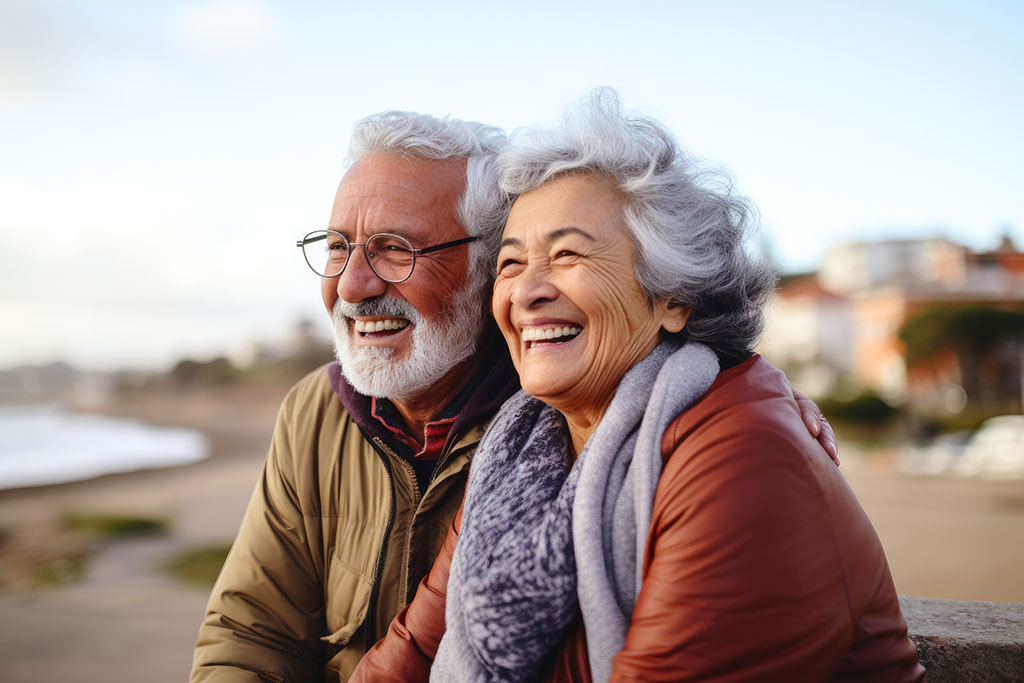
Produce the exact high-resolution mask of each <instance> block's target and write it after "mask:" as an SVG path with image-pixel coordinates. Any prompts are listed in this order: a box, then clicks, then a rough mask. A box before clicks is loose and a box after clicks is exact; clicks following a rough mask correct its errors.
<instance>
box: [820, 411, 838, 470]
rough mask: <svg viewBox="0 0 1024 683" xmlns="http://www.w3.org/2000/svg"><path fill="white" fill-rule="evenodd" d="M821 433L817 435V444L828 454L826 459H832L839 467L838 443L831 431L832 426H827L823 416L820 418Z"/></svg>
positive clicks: (827, 423)
mask: <svg viewBox="0 0 1024 683" xmlns="http://www.w3.org/2000/svg"><path fill="white" fill-rule="evenodd" d="M820 427H821V433H820V434H818V443H820V444H821V447H822V448H824V449H825V452H826V453H828V457H830V458H832V462H834V463H835V464H836V467H839V441H838V440H837V439H836V433H835V432H834V431H832V425H831V424H829V422H828V420H826V419H825V416H824V415H822V416H821V423H820Z"/></svg>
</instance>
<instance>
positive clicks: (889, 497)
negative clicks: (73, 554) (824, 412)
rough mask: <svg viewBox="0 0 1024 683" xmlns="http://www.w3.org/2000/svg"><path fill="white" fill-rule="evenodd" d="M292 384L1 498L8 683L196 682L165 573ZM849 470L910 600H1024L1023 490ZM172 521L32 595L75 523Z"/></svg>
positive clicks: (212, 409) (236, 498)
mask: <svg viewBox="0 0 1024 683" xmlns="http://www.w3.org/2000/svg"><path fill="white" fill-rule="evenodd" d="M283 393H284V389H282V388H268V389H266V390H264V391H262V392H252V391H251V390H248V391H247V392H246V393H244V394H239V395H236V396H230V395H228V396H226V395H224V394H223V393H219V394H216V395H208V396H203V395H198V396H191V397H189V398H188V399H187V400H186V399H180V398H175V399H158V398H151V399H149V400H135V401H131V402H128V403H126V404H120V405H116V406H113V407H109V408H108V409H107V410H108V412H113V413H117V414H134V415H137V416H140V417H144V418H147V419H149V420H152V421H154V422H156V423H160V424H177V425H182V426H187V427H193V428H196V429H199V430H201V431H203V432H204V433H205V434H207V436H208V437H209V439H210V442H211V445H212V453H211V456H210V457H209V458H208V459H207V460H204V461H202V462H200V463H196V464H193V465H188V466H185V467H178V468H171V469H163V470H150V471H140V472H133V473H126V474H117V475H109V476H105V477H101V478H98V479H94V480H90V481H86V482H77V483H72V484H63V485H58V486H47V487H39V488H32V489H23V490H14V491H5V492H0V528H2V536H0V680H2V681H4V682H5V683H29V682H39V681H55V680H72V679H73V680H77V681H83V682H84V683H92V682H94V681H95V682H96V683H99V682H101V681H102V682H104V683H107V682H109V681H112V680H113V681H118V682H119V683H120V682H124V683H165V682H169V681H183V680H185V679H186V678H187V675H188V670H189V666H190V663H191V650H192V644H193V641H194V638H195V634H196V629H197V628H198V625H199V622H200V620H201V618H202V613H203V608H204V605H205V602H206V596H207V591H206V589H204V588H197V587H193V586H191V585H188V584H184V583H181V582H179V581H178V580H176V579H174V578H171V577H170V576H168V575H166V574H165V573H163V572H162V571H160V570H159V569H158V566H159V565H160V564H161V563H162V562H163V561H165V560H166V558H168V557H170V556H172V555H174V554H176V553H178V552H180V551H182V550H184V549H188V548H191V547H196V546H199V545H204V544H208V543H226V542H229V541H230V539H231V538H232V537H233V536H234V533H235V531H236V529H237V526H238V523H239V521H240V519H241V514H242V511H243V509H244V506H245V503H246V501H247V499H248V497H249V494H250V492H251V490H252V486H253V484H254V482H255V480H256V477H257V475H258V473H259V469H260V466H261V464H262V461H263V457H264V454H265V452H266V445H267V443H268V439H269V436H270V432H271V429H272V426H273V416H274V414H275V412H276V408H277V404H278V401H279V400H280V397H281V396H282V395H283ZM841 455H842V458H843V466H842V471H843V472H844V473H845V475H846V476H847V479H848V480H849V481H850V483H851V485H852V486H853V488H854V490H855V491H856V492H857V494H858V496H859V498H860V500H861V502H862V504H863V505H864V507H865V509H866V510H867V512H868V514H869V516H870V517H871V519H872V521H873V522H874V524H875V527H876V529H877V530H878V533H879V536H880V537H881V538H882V542H883V544H884V546H885V548H886V551H887V554H888V557H889V560H890V565H891V567H892V571H893V575H894V577H895V580H896V584H897V588H898V590H899V592H900V594H902V595H913V596H928V597H942V598H950V599H969V600H992V601H997V602H1024V578H1022V577H1024V481H1015V482H982V481H970V480H953V479H939V478H926V477H910V476H907V475H902V474H900V473H899V472H898V471H897V470H896V469H895V467H893V465H892V460H891V458H889V457H888V456H887V454H885V453H876V454H865V453H861V452H860V451H858V450H857V449H856V448H855V447H854V446H853V445H851V444H842V445H841ZM90 511H91V512H116V513H122V514H132V515H143V516H156V517H161V518H165V519H167V520H169V521H170V523H171V526H170V532H169V533H168V534H167V535H166V536H160V537H155V538H136V539H125V540H118V541H108V542H104V543H102V544H100V545H99V546H95V547H94V548H93V552H92V555H91V559H90V561H89V563H88V567H87V570H86V572H85V575H84V577H83V578H82V579H81V580H79V581H77V582H73V583H70V584H68V585H64V586H58V587H51V588H45V589H44V588H32V587H31V585H30V583H29V581H28V577H29V576H30V573H31V569H32V567H34V566H38V565H39V564H40V563H45V562H46V561H47V560H48V559H52V558H53V557H56V556H60V554H61V553H66V552H67V551H68V549H69V548H73V547H74V545H75V544H76V543H78V544H80V543H81V539H79V538H78V537H76V536H75V535H74V534H72V533H71V532H69V531H67V530H66V529H63V528H62V525H61V523H60V520H61V519H62V517H63V516H64V515H65V514H67V513H82V512H90Z"/></svg>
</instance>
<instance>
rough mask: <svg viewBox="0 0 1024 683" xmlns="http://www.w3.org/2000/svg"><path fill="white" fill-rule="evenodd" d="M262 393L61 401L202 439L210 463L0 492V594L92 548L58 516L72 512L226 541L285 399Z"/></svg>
mask: <svg viewBox="0 0 1024 683" xmlns="http://www.w3.org/2000/svg"><path fill="white" fill-rule="evenodd" d="M263 389H264V390H262V391H248V392H243V391H238V390H237V389H236V388H232V389H230V390H219V391H205V392H195V393H192V394H179V395H170V396H168V395H161V394H157V393H148V392H147V393H143V392H136V393H134V394H132V395H128V396H125V397H121V398H119V399H116V400H113V401H110V402H107V403H105V404H100V405H91V404H90V405H81V404H77V405H76V404H74V403H69V402H61V403H60V406H61V408H62V409H64V410H67V411H69V412H78V413H91V414H97V415H105V416H110V417H124V418H131V419H139V420H142V421H143V422H145V423H147V424H149V425H153V426H160V427H165V426H167V427H170V426H174V427H183V428H186V429H192V430H195V431H197V432H199V433H201V434H203V436H204V437H205V438H206V439H207V443H208V455H207V456H206V457H205V458H203V459H202V460H198V461H195V462H190V463H184V464H179V465H169V466H160V467H148V468H147V467H144V468H136V469H130V470H124V471H119V472H108V473H105V474H101V475H98V476H95V477H89V478H87V479H79V480H75V481H67V482H58V483H48V484H39V485H34V486H21V487H16V488H10V489H3V490H0V594H9V593H19V592H23V591H29V590H31V588H32V584H33V577H34V576H35V575H36V574H37V573H38V572H39V571H40V570H41V569H42V568H45V567H46V566H47V565H49V564H51V563H53V562H56V561H59V559H60V557H62V556H68V555H73V554H75V553H76V552H84V551H85V550H86V549H87V548H88V547H89V546H90V545H91V544H92V543H91V541H90V539H87V538H84V537H83V535H82V534H81V533H76V532H72V531H70V530H68V529H66V528H65V525H64V518H65V516H67V515H70V514H78V513H113V514H124V515H136V516H152V517H158V518H161V519H165V520H166V521H167V523H168V525H169V527H170V534H171V535H172V536H173V537H176V538H180V539H182V541H183V542H186V541H187V542H204V541H206V540H209V541H213V540H219V541H226V542H229V541H230V540H231V538H233V537H234V532H235V530H236V529H237V525H238V522H239V521H240V518H241V513H242V511H243V510H244V506H245V502H246V501H247V500H248V496H249V493H250V492H251V490H252V487H253V485H254V484H255V482H256V478H257V476H258V474H259V468H260V466H261V465H262V462H263V459H264V457H265V455H266V450H267V447H268V445H269V443H270V435H271V432H272V431H273V424H274V417H275V415H276V412H277V407H278V405H279V403H280V399H281V398H282V397H283V396H284V393H285V391H286V389H280V388H276V387H266V388H263ZM93 545H94V544H93Z"/></svg>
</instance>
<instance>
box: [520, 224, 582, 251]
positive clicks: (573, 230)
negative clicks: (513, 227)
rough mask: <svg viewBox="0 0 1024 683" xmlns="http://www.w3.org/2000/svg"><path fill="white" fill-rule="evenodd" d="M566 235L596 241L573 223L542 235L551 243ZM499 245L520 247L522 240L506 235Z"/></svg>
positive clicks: (546, 242) (546, 241) (547, 242)
mask: <svg viewBox="0 0 1024 683" xmlns="http://www.w3.org/2000/svg"><path fill="white" fill-rule="evenodd" d="M566 235H582V236H583V237H586V238H587V239H588V240H590V241H591V242H596V241H597V240H596V239H595V238H594V236H593V235H591V234H590V233H589V232H587V231H586V230H584V229H583V228H577V227H576V226H574V225H567V226H566V227H564V228H555V229H554V230H552V231H551V232H549V233H548V234H547V235H545V236H544V243H545V244H551V243H552V242H554V241H555V240H558V239H560V238H562V237H565V236H566ZM500 246H501V247H506V246H516V247H521V246H523V242H522V240H520V239H518V238H516V237H506V238H505V239H503V240H502V241H501V245H500Z"/></svg>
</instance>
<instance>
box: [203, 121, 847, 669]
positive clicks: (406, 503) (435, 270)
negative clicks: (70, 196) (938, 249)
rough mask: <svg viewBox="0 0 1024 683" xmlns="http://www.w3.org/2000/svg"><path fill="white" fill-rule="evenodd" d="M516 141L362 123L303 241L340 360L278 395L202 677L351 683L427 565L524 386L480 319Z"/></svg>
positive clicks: (452, 125)
mask: <svg viewBox="0 0 1024 683" xmlns="http://www.w3.org/2000/svg"><path fill="white" fill-rule="evenodd" d="M504 141H505V138H504V135H503V133H501V131H499V130H498V129H496V128H493V127H490V126H484V125H482V124H476V123H468V122H463V121H458V120H452V119H444V120H442V119H436V118H433V117H430V116H422V115H416V114H405V113H398V112H389V113H384V114H379V115H375V116H371V117H368V118H366V119H364V120H363V121H361V122H360V123H359V124H358V125H357V126H356V129H355V133H354V138H353V141H352V145H351V147H350V152H349V157H350V159H352V160H354V162H353V163H352V165H351V166H350V168H349V170H348V172H347V173H346V174H345V177H344V179H343V180H342V182H341V185H340V186H339V188H338V193H337V196H336V197H335V201H334V208H333V211H332V213H331V220H330V224H329V229H328V230H323V231H315V232H312V233H309V234H308V235H306V236H305V237H304V238H303V239H302V240H300V241H299V243H298V244H299V246H301V247H302V250H303V253H304V255H305V257H306V260H307V262H308V263H309V265H310V267H311V268H312V269H313V270H314V271H315V272H316V273H317V274H318V275H320V276H321V284H322V287H321V294H322V296H323V300H324V304H325V306H326V307H327V311H328V312H329V313H330V314H331V316H332V320H333V325H334V336H335V347H336V351H337V356H338V361H339V363H338V364H332V365H330V366H328V367H326V368H321V369H319V370H317V371H315V372H313V373H311V374H310V375H308V376H307V377H306V378H304V379H303V380H301V381H300V382H299V383H298V384H297V385H296V386H295V387H294V388H293V389H292V390H291V391H290V392H289V394H288V395H287V397H286V398H285V400H284V402H283V405H282V407H281V411H280V413H279V415H278V418H277V423H276V425H275V428H274V436H273V440H272V443H271V446H270V451H269V454H268V455H267V460H266V463H265V465H264V469H263V472H262V474H261V476H260V480H259V482H258V483H257V486H256V489H255V491H254V493H253V496H252V499H251V500H250V502H249V507H248V509H247V510H246V513H245V516H244V519H243V521H242V526H241V528H240V530H239V532H238V536H237V538H236V540H235V543H234V545H233V547H232V549H231V553H230V554H229V556H228V558H227V561H226V562H225V565H224V568H223V570H222V571H221V575H220V578H219V579H218V580H217V583H216V585H215V586H214V588H213V592H212V594H211V597H210V602H209V605H208V608H207V614H206V618H205V619H204V621H203V624H202V626H201V628H200V631H199V637H198V640H197V643H196V650H195V660H194V664H193V670H192V676H191V680H192V681H314V680H319V679H323V680H325V681H327V680H329V681H337V680H339V679H340V680H342V681H344V680H346V679H347V678H348V677H349V675H350V674H351V672H352V670H353V669H354V668H355V666H356V664H357V663H358V662H359V659H360V658H361V657H362V655H363V654H364V653H365V652H366V650H367V649H368V648H369V647H370V646H372V645H373V644H374V643H375V642H376V641H377V640H378V639H379V638H381V637H382V636H383V635H384V633H385V632H386V631H387V627H388V624H389V622H390V621H391V619H392V618H393V617H394V616H395V615H396V614H397V613H398V612H399V611H400V610H401V609H402V608H403V607H404V606H405V605H406V604H407V603H408V601H409V600H410V599H411V598H412V595H413V593H414V592H415V590H416V587H417V585H418V584H419V582H420V580H421V578H422V577H423V576H424V575H426V573H427V571H428V570H429V569H430V566H431V564H432V562H433V560H434V558H435V556H436V555H437V553H438V551H439V549H440V546H441V544H442V543H443V541H444V538H445V535H446V532H447V530H448V527H449V525H450V523H451V520H452V517H453V516H454V514H455V512H456V510H457V509H458V506H459V503H460V501H461V499H462V494H463V492H464V490H465V484H466V477H467V475H468V467H469V463H470V458H471V455H472V452H473V450H474V449H475V447H476V445H477V443H478V441H479V439H480V437H481V435H482V433H483V430H484V428H485V426H486V424H487V422H488V420H489V419H490V418H491V417H492V416H493V415H494V413H495V412H496V411H497V409H498V407H499V406H500V405H501V403H502V402H504V400H505V399H506V398H508V397H509V396H510V395H511V394H512V393H514V392H515V391H516V390H517V389H518V381H517V378H516V376H515V374H514V371H513V369H512V366H511V363H510V361H509V359H508V355H507V351H506V349H505V346H504V344H503V343H502V342H501V340H500V338H499V337H498V336H497V335H496V334H495V331H494V330H493V329H492V322H491V321H490V318H489V316H488V315H487V312H486V305H487V299H488V297H487V295H486V293H487V290H488V288H489V286H490V272H491V268H490V264H489V254H490V248H491V246H492V243H493V240H494V238H495V237H496V236H497V235H499V234H500V227H501V226H500V225H496V224H494V221H495V220H496V218H497V217H498V213H499V212H496V211H495V208H496V207H497V206H498V205H499V198H498V196H497V189H496V188H497V186H496V183H495V182H494V179H493V175H492V167H493V162H494V157H495V154H496V153H497V151H498V149H499V148H500V147H501V146H502V145H503V144H504ZM802 406H803V410H805V412H806V414H807V419H808V421H809V424H808V428H809V429H810V430H811V431H812V432H814V433H818V427H817V420H818V418H819V417H820V414H819V413H818V412H817V409H816V407H815V406H814V405H813V404H811V403H810V402H804V403H802ZM821 438H822V440H823V444H825V443H826V442H827V445H826V447H827V448H831V449H834V438H833V436H832V434H831V431H830V430H827V429H826V430H822V431H821Z"/></svg>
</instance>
